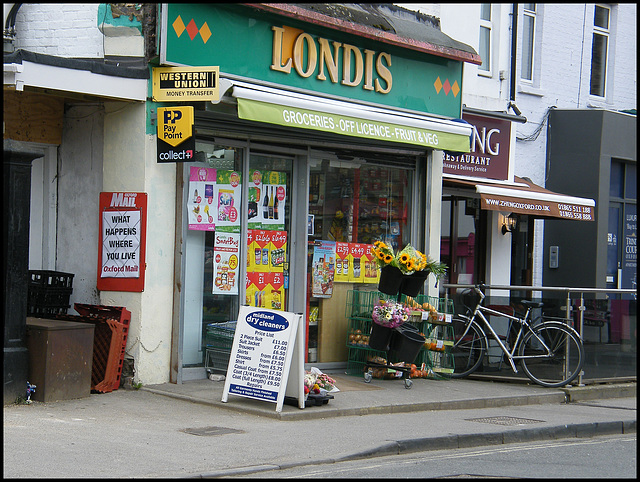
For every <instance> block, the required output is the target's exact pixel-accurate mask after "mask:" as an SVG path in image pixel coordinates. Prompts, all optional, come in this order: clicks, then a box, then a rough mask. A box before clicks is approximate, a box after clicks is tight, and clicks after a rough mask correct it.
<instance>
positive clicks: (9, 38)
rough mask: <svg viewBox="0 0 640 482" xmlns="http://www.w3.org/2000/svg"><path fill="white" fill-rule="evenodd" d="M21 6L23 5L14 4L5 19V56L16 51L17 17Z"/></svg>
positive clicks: (3, 35)
mask: <svg viewBox="0 0 640 482" xmlns="http://www.w3.org/2000/svg"><path fill="white" fill-rule="evenodd" d="M21 6H22V4H21V3H14V4H13V6H12V7H11V10H9V13H8V14H7V16H6V18H5V22H4V31H3V32H2V37H3V52H4V53H5V54H10V53H12V52H13V51H14V50H15V47H14V45H13V42H14V40H15V38H16V16H17V15H18V10H19V9H20V7H21Z"/></svg>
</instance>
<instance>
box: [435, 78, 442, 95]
mask: <svg viewBox="0 0 640 482" xmlns="http://www.w3.org/2000/svg"><path fill="white" fill-rule="evenodd" d="M433 86H434V87H435V88H436V92H437V93H438V94H439V93H440V89H442V82H441V81H440V77H438V78H437V79H436V81H435V82H434V83H433Z"/></svg>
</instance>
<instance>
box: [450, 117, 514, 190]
mask: <svg viewBox="0 0 640 482" xmlns="http://www.w3.org/2000/svg"><path fill="white" fill-rule="evenodd" d="M462 119H463V120H465V121H467V122H468V123H469V124H471V125H472V126H473V134H472V138H471V151H470V152H467V153H461V152H452V151H446V152H445V153H444V159H443V166H442V173H443V174H445V175H446V174H455V175H458V176H467V177H474V178H478V179H495V180H501V181H507V180H510V179H509V158H510V154H511V143H512V138H513V136H512V135H511V125H512V123H511V121H509V120H505V119H498V118H495V117H488V116H479V115H472V114H467V113H466V112H465V113H463V114H462Z"/></svg>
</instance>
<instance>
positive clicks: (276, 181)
mask: <svg viewBox="0 0 640 482" xmlns="http://www.w3.org/2000/svg"><path fill="white" fill-rule="evenodd" d="M249 182H250V185H249V189H248V192H249V199H248V202H247V219H248V222H249V224H248V226H249V228H250V229H267V230H282V229H284V206H285V204H286V200H287V174H286V173H284V172H278V171H260V170H255V171H253V172H252V173H251V179H250V181H249Z"/></svg>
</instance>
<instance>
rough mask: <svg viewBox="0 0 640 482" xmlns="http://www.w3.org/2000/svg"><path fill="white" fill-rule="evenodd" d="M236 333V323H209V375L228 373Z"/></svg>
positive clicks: (206, 361) (206, 337) (207, 358)
mask: <svg viewBox="0 0 640 482" xmlns="http://www.w3.org/2000/svg"><path fill="white" fill-rule="evenodd" d="M235 332H236V321H226V322H220V323H209V324H208V325H207V332H206V334H205V362H204V368H205V370H206V371H207V374H209V375H211V374H212V373H223V374H224V373H226V372H227V367H228V366H229V358H230V357H231V348H232V347H233V337H234V335H235Z"/></svg>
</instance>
